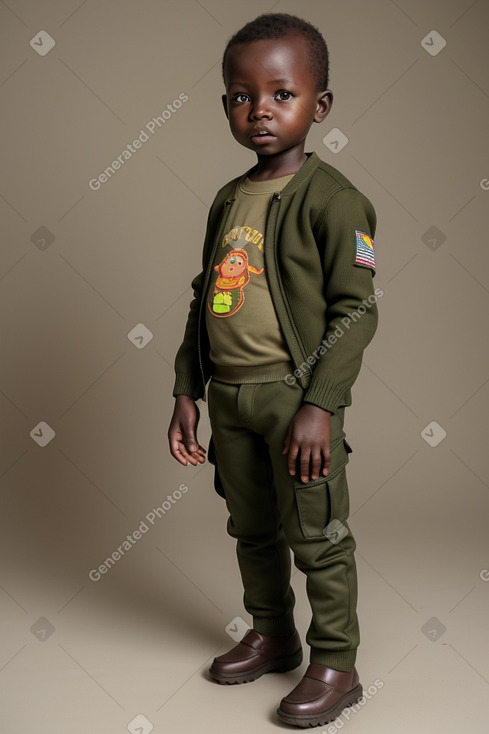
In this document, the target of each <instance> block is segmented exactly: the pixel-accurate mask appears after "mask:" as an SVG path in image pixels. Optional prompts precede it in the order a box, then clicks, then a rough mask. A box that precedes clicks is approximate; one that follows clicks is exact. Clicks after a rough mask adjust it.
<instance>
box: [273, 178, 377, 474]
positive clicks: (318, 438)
mask: <svg viewBox="0 0 489 734" xmlns="http://www.w3.org/2000/svg"><path fill="white" fill-rule="evenodd" d="M375 227H376V215H375V211H374V209H373V207H372V205H371V203H370V202H369V201H368V199H367V198H366V197H365V196H363V194H361V193H360V192H359V191H357V190H356V189H343V190H341V191H339V192H337V194H335V195H334V196H333V197H332V198H331V199H330V201H329V202H328V205H327V207H326V209H325V211H324V212H323V213H322V216H321V217H320V221H319V222H318V223H317V232H318V234H317V238H318V243H319V245H321V244H322V243H324V253H323V273H324V283H325V285H324V292H325V299H326V303H327V309H326V329H325V333H324V337H323V341H322V344H323V347H322V349H320V350H319V351H318V360H317V363H316V365H315V367H314V371H313V374H312V378H311V383H310V385H309V387H308V389H307V390H306V392H305V395H304V403H303V405H302V406H301V408H300V409H299V410H298V412H297V413H296V415H295V416H294V418H293V420H292V421H291V423H290V426H289V430H288V433H287V437H286V441H285V448H284V451H283V453H284V454H288V469H289V474H290V475H291V476H295V475H296V472H297V470H299V472H300V476H301V481H303V482H308V481H312V480H314V479H319V477H320V476H321V475H322V476H327V475H328V474H329V468H330V465H331V456H330V450H329V444H330V435H331V428H330V415H331V413H334V412H335V411H336V410H337V408H338V407H339V405H341V404H345V398H346V396H347V394H348V392H349V390H350V388H351V386H352V385H353V383H354V381H355V379H356V377H357V375H358V373H359V371H360V367H361V363H362V356H363V351H364V349H365V347H366V346H367V344H368V343H369V342H370V340H371V339H372V337H373V335H374V333H375V330H376V327H377V320H378V314H377V306H376V297H375V296H374V291H373V284H372V277H373V275H374V270H373V268H371V267H369V266H366V265H360V264H357V263H356V262H355V260H356V232H355V231H356V230H358V231H360V232H363V233H365V234H367V235H370V236H371V237H373V236H374V234H375Z"/></svg>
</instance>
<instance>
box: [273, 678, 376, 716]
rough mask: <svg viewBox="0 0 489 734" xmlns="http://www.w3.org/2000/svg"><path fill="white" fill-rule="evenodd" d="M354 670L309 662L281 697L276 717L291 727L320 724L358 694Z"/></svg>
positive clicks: (352, 701) (355, 699) (360, 695)
mask: <svg viewBox="0 0 489 734" xmlns="http://www.w3.org/2000/svg"><path fill="white" fill-rule="evenodd" d="M362 692H363V691H362V686H361V684H360V683H359V680H358V673H357V671H356V669H355V668H354V669H353V672H351V673H344V672H342V671H340V670H333V669H332V668H327V667H326V665H318V664H317V663H311V664H310V665H309V667H308V669H307V670H306V672H305V675H304V677H303V679H302V680H301V682H300V683H299V684H298V685H297V686H296V687H295V688H294V690H293V691H291V692H290V693H289V695H288V696H286V697H285V698H283V699H282V701H281V703H280V708H278V709H277V714H278V717H279V718H280V719H281V720H282V721H284V722H285V723H286V724H292V725H294V726H301V727H307V726H324V724H328V723H329V722H330V721H333V720H334V719H336V717H337V716H339V715H340V714H341V712H342V711H343V709H344V708H346V707H347V706H351V705H352V704H353V703H356V702H357V701H358V700H359V699H360V698H361V697H362Z"/></svg>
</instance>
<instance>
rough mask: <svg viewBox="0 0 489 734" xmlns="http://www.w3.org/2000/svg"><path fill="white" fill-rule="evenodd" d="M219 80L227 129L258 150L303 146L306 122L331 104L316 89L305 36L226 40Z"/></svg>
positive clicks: (273, 152) (322, 114)
mask: <svg viewBox="0 0 489 734" xmlns="http://www.w3.org/2000/svg"><path fill="white" fill-rule="evenodd" d="M224 81H225V85H226V95H224V96H223V104H224V109H225V111H226V116H227V117H228V120H229V125H230V128H231V132H232V134H233V136H234V137H235V138H236V140H237V141H238V143H241V145H244V146H245V148H250V149H251V150H253V151H255V153H257V155H259V156H260V155H261V156H270V155H277V154H280V153H284V152H286V151H290V150H292V149H294V148H296V149H301V150H302V151H303V150H304V144H305V138H306V135H307V133H308V132H309V128H310V127H311V125H312V123H313V122H314V121H315V122H321V121H322V120H323V119H324V118H325V117H326V115H327V114H328V112H329V110H330V108H331V104H332V98H333V95H332V93H331V92H330V91H329V90H325V91H317V89H316V82H315V78H314V77H313V75H312V74H311V72H310V71H309V68H308V50H307V46H306V41H305V39H303V38H302V37H300V36H297V35H295V36H289V37H286V38H279V39H274V40H263V41H252V42H250V43H239V44H236V45H234V46H231V48H230V49H229V51H228V54H227V56H226V62H225V67H224ZM260 133H266V134H262V135H260Z"/></svg>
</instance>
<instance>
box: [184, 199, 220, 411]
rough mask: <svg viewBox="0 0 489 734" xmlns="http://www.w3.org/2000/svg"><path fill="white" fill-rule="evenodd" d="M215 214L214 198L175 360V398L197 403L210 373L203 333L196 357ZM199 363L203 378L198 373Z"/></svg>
mask: <svg viewBox="0 0 489 734" xmlns="http://www.w3.org/2000/svg"><path fill="white" fill-rule="evenodd" d="M218 212H219V202H218V201H217V197H216V199H215V200H214V203H213V204H212V206H211V208H210V210H209V214H208V216H207V226H206V233H205V239H204V246H203V251H202V270H201V272H200V273H199V274H198V275H196V276H195V278H194V279H193V280H192V283H191V288H192V290H193V299H192V301H191V303H190V308H189V313H188V317H187V324H186V326H185V332H184V336H183V341H182V343H181V345H180V348H179V349H178V352H177V354H176V357H175V383H174V387H173V396H174V397H176V396H177V395H180V394H182V395H190V396H191V397H193V398H195V399H196V400H197V399H198V398H204V396H205V382H206V380H207V379H208V376H209V374H210V372H211V362H210V358H209V348H208V343H207V335H206V333H203V334H201V344H200V355H199V316H200V305H201V302H202V298H204V297H205V294H203V293H202V290H203V288H204V281H205V272H206V266H207V261H208V258H209V256H210V252H211V250H212V243H213V238H214V236H215V227H216V223H217V221H216V220H217V218H218ZM204 331H205V330H204ZM199 356H200V359H199ZM201 362H202V368H203V370H204V375H203V374H202V370H201Z"/></svg>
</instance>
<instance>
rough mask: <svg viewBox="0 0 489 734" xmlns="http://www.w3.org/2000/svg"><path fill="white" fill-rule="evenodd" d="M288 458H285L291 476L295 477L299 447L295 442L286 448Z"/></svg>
mask: <svg viewBox="0 0 489 734" xmlns="http://www.w3.org/2000/svg"><path fill="white" fill-rule="evenodd" d="M288 453H289V458H288V459H287V466H288V469H289V474H290V476H291V477H295V474H296V466H297V455H298V453H299V447H298V446H297V444H296V443H294V442H292V443H291V444H290V446H289V449H288Z"/></svg>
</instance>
